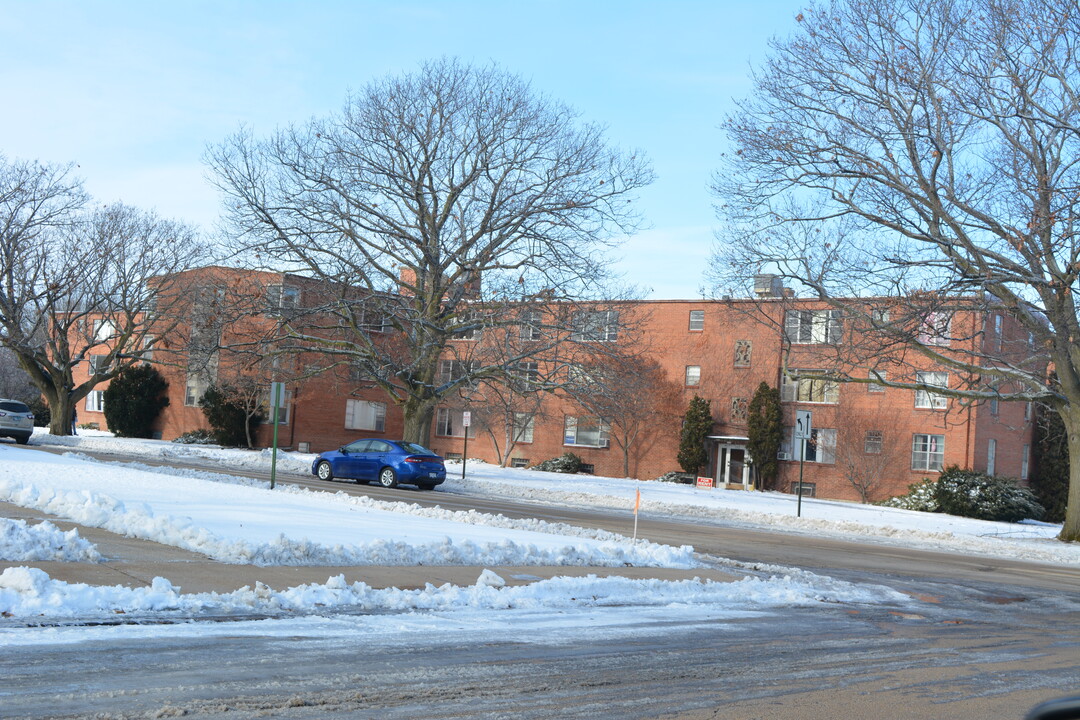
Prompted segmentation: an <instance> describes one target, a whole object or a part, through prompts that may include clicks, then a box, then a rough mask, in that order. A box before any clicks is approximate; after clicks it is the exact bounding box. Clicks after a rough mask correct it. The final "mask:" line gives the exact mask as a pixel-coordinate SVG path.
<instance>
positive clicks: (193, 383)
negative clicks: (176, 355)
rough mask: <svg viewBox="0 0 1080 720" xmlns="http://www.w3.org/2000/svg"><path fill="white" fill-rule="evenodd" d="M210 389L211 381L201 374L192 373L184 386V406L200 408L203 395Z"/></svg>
mask: <svg viewBox="0 0 1080 720" xmlns="http://www.w3.org/2000/svg"><path fill="white" fill-rule="evenodd" d="M208 387H210V383H209V381H208V380H207V379H206V377H205V376H203V375H201V374H199V373H190V374H188V376H187V381H186V382H185V384H184V405H185V406H187V407H199V403H200V402H202V397H203V394H204V393H205V392H206V389H207V388H208Z"/></svg>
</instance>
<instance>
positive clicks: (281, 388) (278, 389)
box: [270, 382, 285, 408]
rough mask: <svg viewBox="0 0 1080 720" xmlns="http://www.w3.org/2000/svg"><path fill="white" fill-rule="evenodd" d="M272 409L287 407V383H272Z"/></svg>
mask: <svg viewBox="0 0 1080 720" xmlns="http://www.w3.org/2000/svg"><path fill="white" fill-rule="evenodd" d="M270 407H272V408H283V407H285V383H279V382H272V383H270Z"/></svg>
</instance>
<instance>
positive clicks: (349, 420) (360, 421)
mask: <svg viewBox="0 0 1080 720" xmlns="http://www.w3.org/2000/svg"><path fill="white" fill-rule="evenodd" d="M345 429H346V430H374V431H375V432H384V431H385V430H386V403H382V402H373V401H371V400H346V401H345Z"/></svg>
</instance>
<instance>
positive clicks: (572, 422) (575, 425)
mask: <svg viewBox="0 0 1080 720" xmlns="http://www.w3.org/2000/svg"><path fill="white" fill-rule="evenodd" d="M610 430H611V428H610V426H609V425H608V423H607V422H606V421H605V420H602V419H600V418H596V417H575V416H573V415H567V416H566V420H565V421H564V423H563V445H579V446H581V447H597V448H605V447H607V446H608V443H609V441H608V433H609V432H610Z"/></svg>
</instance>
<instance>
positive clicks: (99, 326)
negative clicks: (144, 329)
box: [94, 318, 120, 342]
mask: <svg viewBox="0 0 1080 720" xmlns="http://www.w3.org/2000/svg"><path fill="white" fill-rule="evenodd" d="M119 334H120V333H119V332H117V331H116V323H114V322H113V321H112V320H109V319H107V318H99V319H97V320H95V321H94V342H106V341H108V340H110V339H112V338H114V337H116V336H117V335H119Z"/></svg>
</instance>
